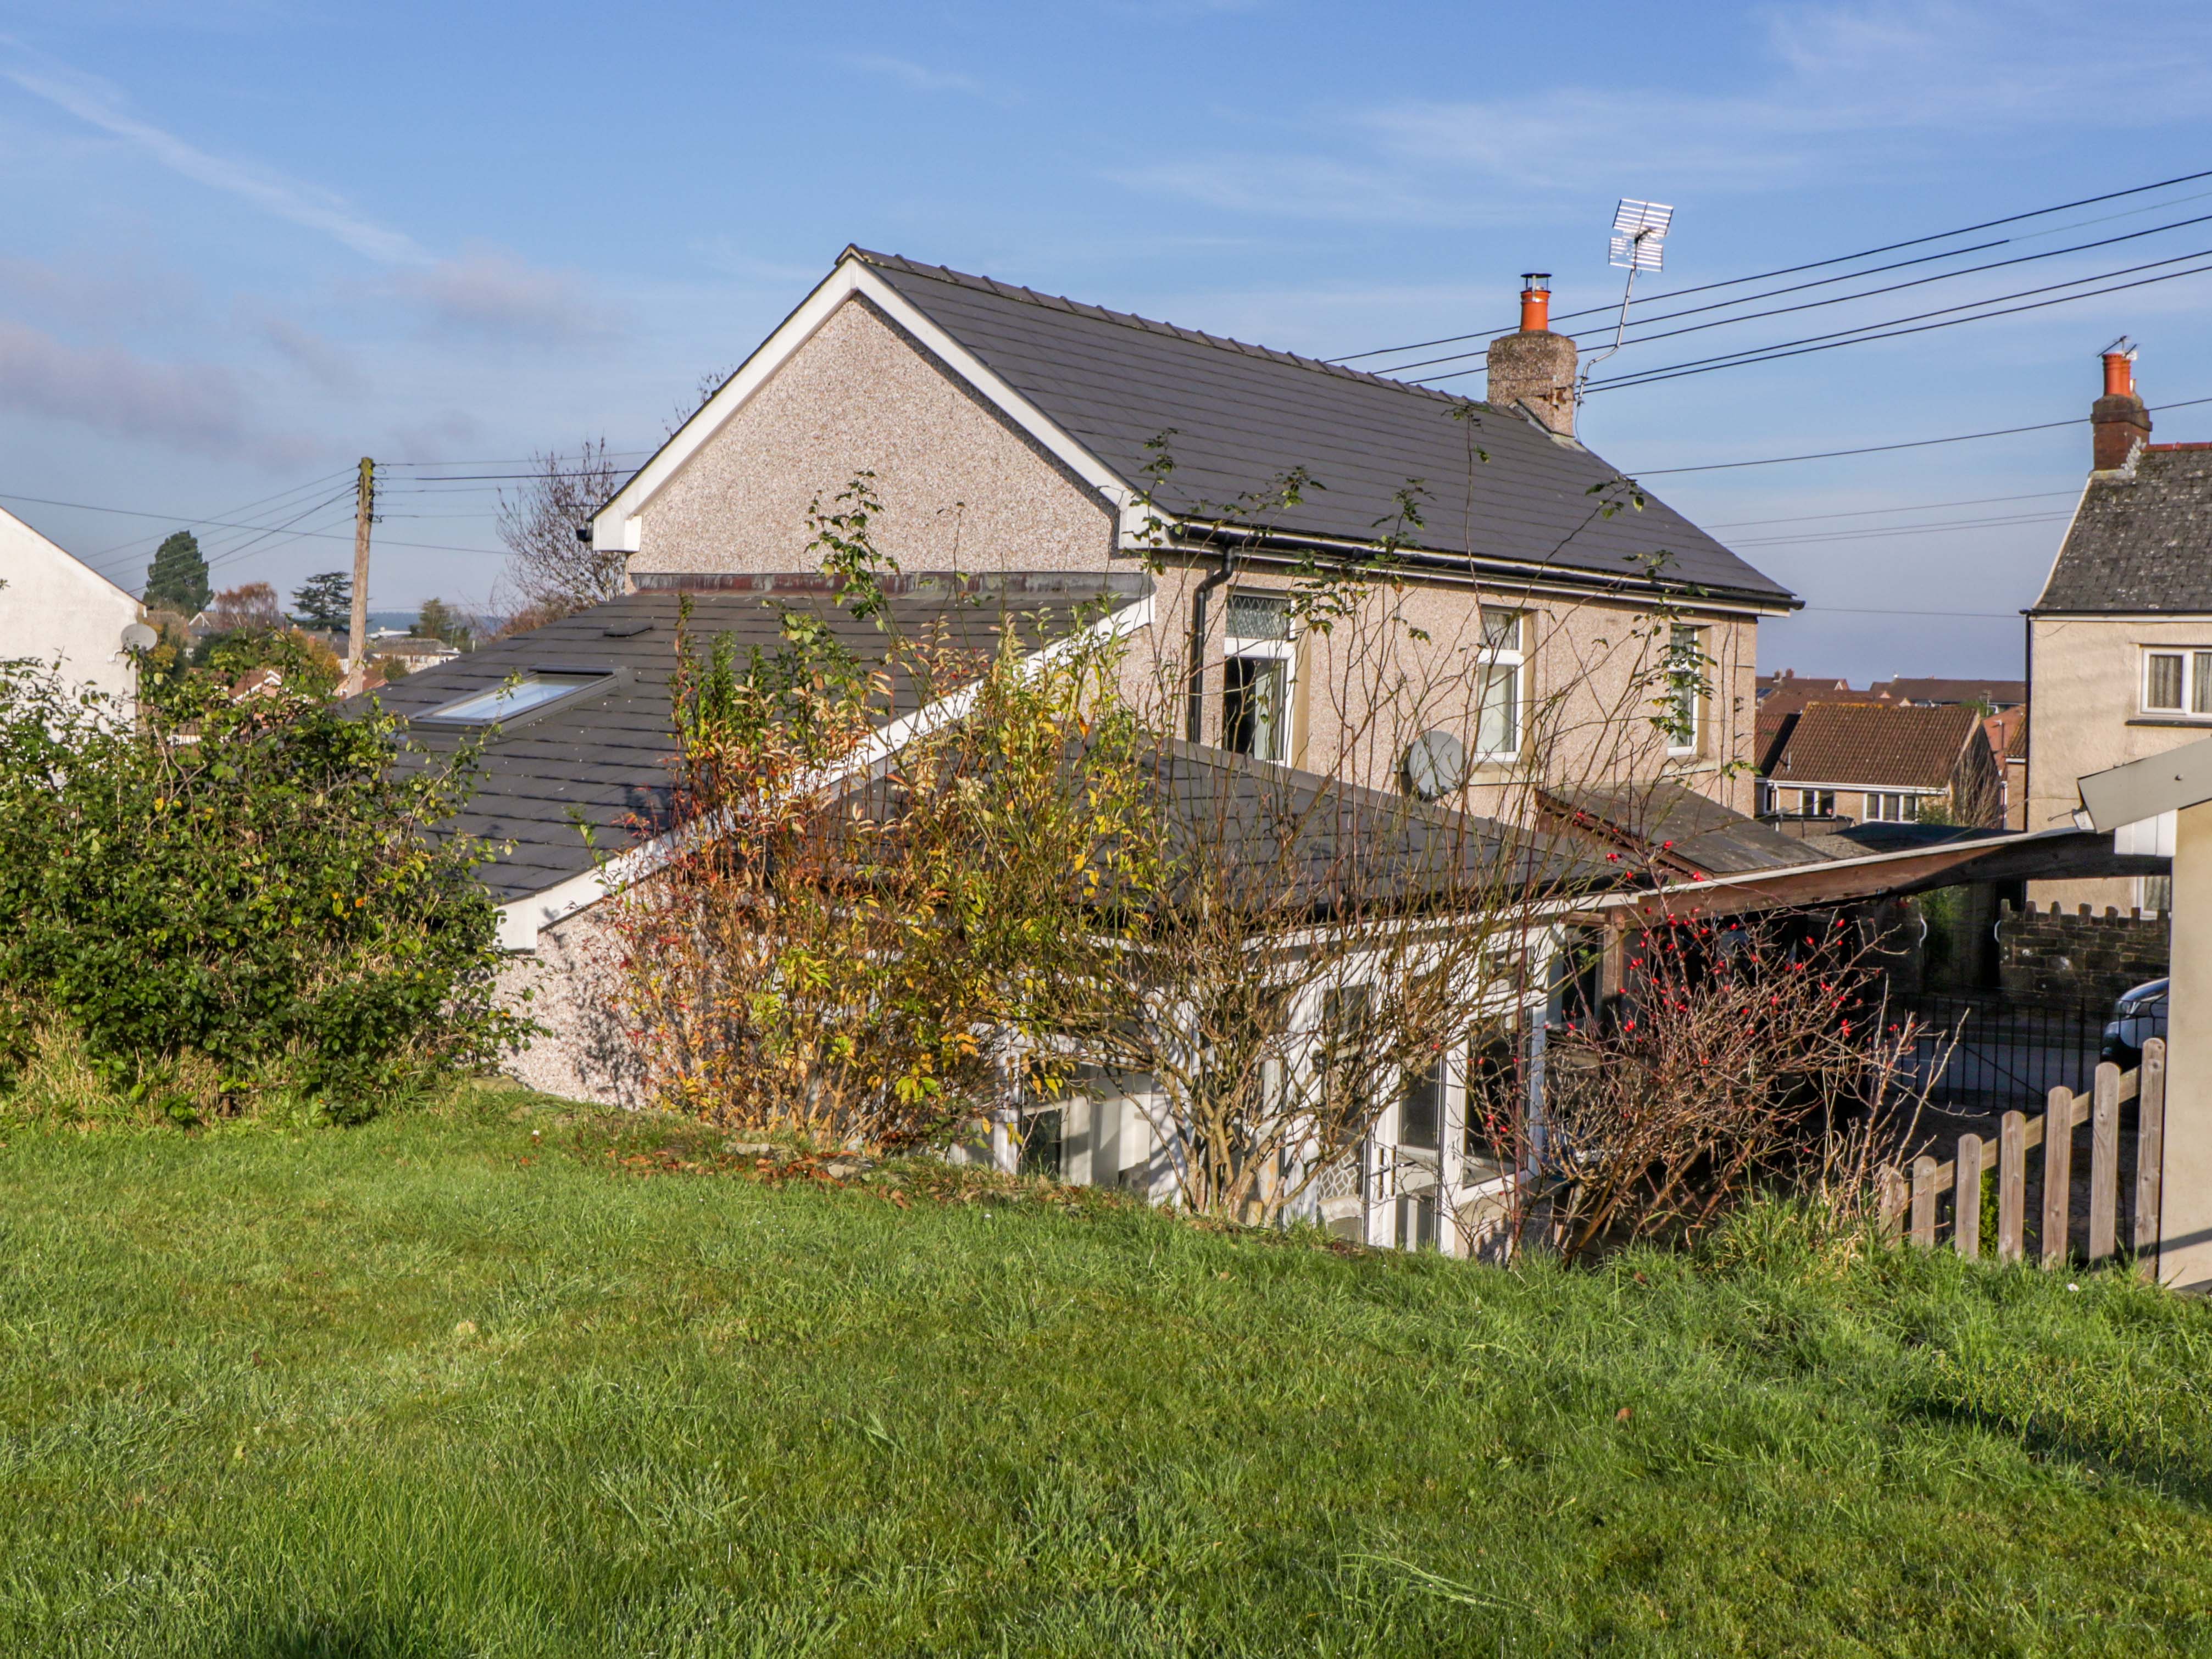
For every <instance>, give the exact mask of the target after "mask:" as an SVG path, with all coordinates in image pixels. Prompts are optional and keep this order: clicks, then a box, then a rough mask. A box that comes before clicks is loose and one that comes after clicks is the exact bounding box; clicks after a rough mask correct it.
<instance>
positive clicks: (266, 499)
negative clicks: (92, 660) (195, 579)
mask: <svg viewBox="0 0 2212 1659" xmlns="http://www.w3.org/2000/svg"><path fill="white" fill-rule="evenodd" d="M338 477H343V474H341V473H326V474H325V475H324V476H323V477H319V478H311V479H309V480H308V481H307V483H303V484H295V485H294V486H293V487H292V488H291V489H280V490H278V491H277V492H276V494H275V495H264V496H262V497H261V498H260V499H259V500H258V501H247V502H246V503H245V504H243V505H242V506H239V507H223V508H221V509H218V514H219V516H218V518H217V519H212V520H211V519H191V518H185V519H181V520H179V519H172V520H171V522H172V523H174V524H177V525H178V527H179V528H180V529H186V530H194V531H197V530H200V529H203V528H205V527H206V526H209V525H210V524H214V523H217V522H220V520H223V519H234V518H236V517H238V516H239V515H240V514H241V513H251V512H252V511H253V510H254V509H255V508H257V507H275V506H276V504H277V503H278V502H281V501H286V500H287V499H288V498H290V497H295V496H299V495H307V494H308V493H310V492H311V491H313V490H316V489H321V488H322V487H323V486H324V485H325V484H327V483H331V482H332V481H333V480H334V479H336V478H338ZM279 510H282V509H279ZM149 516H154V515H149ZM167 533H168V532H164V531H155V532H151V533H149V534H147V535H143V536H133V537H131V538H129V539H128V540H125V541H120V542H117V543H115V544H113V545H112V546H109V547H104V548H101V549H100V550H99V551H97V552H94V553H87V554H84V555H82V556H81V557H80V560H79V562H81V563H83V564H87V565H89V566H91V567H92V568H94V569H95V570H105V569H107V568H113V567H111V566H110V565H109V564H108V561H110V560H112V559H113V558H115V556H117V555H118V554H125V555H127V557H125V560H124V561H123V562H125V563H128V562H131V560H132V559H135V558H136V557H137V554H138V552H139V551H142V550H144V549H146V548H149V547H151V546H153V545H155V544H156V543H158V542H159V541H160V540H161V538H162V537H163V536H164V535H165V534H167ZM209 539H210V542H213V541H217V540H222V539H224V538H221V537H210V538H209Z"/></svg>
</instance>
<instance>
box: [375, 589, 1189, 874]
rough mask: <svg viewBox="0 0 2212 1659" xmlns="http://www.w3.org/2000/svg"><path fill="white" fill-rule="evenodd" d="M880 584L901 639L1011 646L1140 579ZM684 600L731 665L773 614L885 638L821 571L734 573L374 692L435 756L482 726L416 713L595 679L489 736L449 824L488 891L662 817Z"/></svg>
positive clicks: (881, 647)
mask: <svg viewBox="0 0 2212 1659" xmlns="http://www.w3.org/2000/svg"><path fill="white" fill-rule="evenodd" d="M710 580H713V579H710ZM1109 582H1110V583H1111V584H1112V586H1111V587H1110V589H1109V586H1108V584H1109ZM888 585H889V586H891V587H892V588H893V590H894V591H893V592H892V595H891V599H890V621H891V623H892V625H893V626H894V627H895V628H896V629H900V630H901V631H902V632H903V633H905V634H907V635H908V636H909V637H911V636H914V635H918V634H920V633H921V632H922V631H923V630H924V629H929V628H932V627H936V626H942V627H943V628H944V629H946V632H947V637H948V639H949V640H950V641H951V643H953V644H954V645H956V646H972V647H975V648H977V649H979V650H989V649H992V648H994V647H996V645H997V643H998V641H999V640H1000V636H1001V635H1002V633H1003V631H1004V630H1005V629H1009V628H1012V629H1014V630H1015V631H1016V633H1017V634H1018V636H1019V637H1020V638H1021V639H1022V640H1023V641H1024V643H1025V644H1029V645H1032V646H1034V645H1037V644H1042V643H1043V642H1044V638H1045V636H1046V635H1058V634H1061V633H1065V632H1066V631H1068V630H1069V629H1071V628H1072V627H1073V625H1074V623H1076V621H1077V620H1078V617H1079V610H1080V609H1081V608H1082V607H1083V606H1085V604H1086V602H1087V604H1088V605H1090V606H1091V607H1093V608H1095V607H1097V606H1098V605H1101V604H1102V603H1103V605H1105V606H1106V607H1108V608H1109V609H1112V610H1119V609H1121V607H1124V606H1127V605H1130V604H1133V603H1134V602H1136V601H1137V600H1139V599H1141V598H1142V597H1143V596H1144V594H1145V593H1146V592H1148V591H1149V587H1150V584H1149V582H1148V581H1147V580H1146V579H1145V578H1143V577H1140V576H1115V577H1111V578H1107V577H1102V576H1097V575H1090V576H1079V577H1067V576H1058V575H1045V576H1006V577H984V578H971V579H967V580H961V581H956V580H954V579H951V578H949V577H948V578H931V577H927V576H915V577H912V578H908V579H907V580H904V581H896V580H895V581H893V582H892V583H890V584H888ZM687 586H689V585H688V584H687ZM687 603H688V604H689V605H690V623H689V629H690V635H691V636H692V638H693V639H694V640H696V641H698V644H697V645H696V647H694V648H695V651H697V652H704V651H705V650H707V649H708V648H710V647H711V643H712V641H714V639H715V638H716V637H717V636H719V635H728V636H729V638H730V639H731V641H732V644H733V646H734V647H735V648H736V651H737V653H738V662H739V663H740V664H742V663H743V662H744V660H745V659H746V655H747V653H749V652H750V651H752V650H754V649H758V650H759V651H760V652H761V653H763V655H766V654H769V653H774V652H775V651H776V650H777V649H778V648H779V647H781V646H782V645H783V644H784V635H783V629H782V618H783V616H784V614H785V612H786V611H787V610H788V611H794V612H798V613H800V614H803V615H806V616H811V617H817V618H818V619H819V620H820V621H821V622H822V623H823V625H824V626H826V627H827V628H828V629H829V631H830V633H831V634H832V635H834V636H835V637H836V639H837V640H838V641H839V642H840V643H842V645H843V646H844V647H846V648H847V649H848V650H849V651H851V652H852V653H854V656H855V657H857V658H858V659H860V661H861V663H862V664H863V665H878V664H881V663H882V662H883V661H884V659H885V655H886V643H885V642H886V639H887V635H885V634H884V632H883V631H882V630H880V629H877V628H876V627H875V626H874V624H873V623H867V622H856V621H854V618H853V617H852V615H851V613H850V612H849V611H847V610H846V609H845V608H844V607H843V606H842V605H840V604H839V603H838V601H837V595H836V592H835V591H834V590H833V589H832V588H831V587H830V586H829V583H828V582H826V581H825V580H823V578H822V577H821V576H819V575H811V574H810V575H788V576H744V577H732V578H724V579H720V580H714V585H713V586H712V587H711V589H710V590H709V591H705V592H698V591H691V592H678V591H676V589H675V588H674V587H673V586H670V587H664V588H661V589H659V590H655V591H648V592H640V593H634V594H631V595H629V596H628V597H627V598H623V599H613V600H610V601H609V602H608V603H606V604H605V605H595V606H593V607H592V609H591V610H589V611H583V612H581V613H580V614H579V615H576V616H574V617H567V618H565V619H563V620H562V621H560V622H555V623H547V624H546V625H545V626H544V627H543V628H536V629H531V630H530V631H529V632H528V633H526V634H518V635H514V636H513V638H511V639H504V640H497V641H493V642H491V643H490V644H488V645H485V646H483V647H481V648H479V649H477V650H476V651H472V652H471V653H467V654H466V655H465V656H462V657H460V658H458V659H455V660H454V661H452V662H449V663H442V664H440V665H438V666H437V667H435V668H426V669H423V670H422V671H420V672H417V673H413V674H410V675H408V676H407V677H406V678H404V679H401V680H399V681H397V682H395V683H394V684H391V685H389V686H387V687H386V688H385V689H384V690H381V691H380V692H379V693H377V699H378V701H379V702H380V703H381V704H382V705H383V706H384V708H386V709H387V710H389V711H391V712H392V713H393V714H399V715H402V716H404V717H406V718H408V719H409V720H410V726H409V730H408V736H409V738H410V740H411V742H412V743H413V744H415V745H416V746H417V747H418V748H419V749H420V750H422V751H423V752H425V753H427V754H441V753H447V754H449V753H451V752H453V750H456V749H458V748H459V747H460V746H461V745H462V744H465V742H467V741H468V740H469V739H470V738H474V737H482V736H484V735H485V733H484V731H483V728H481V727H461V726H446V725H435V724H428V723H424V722H422V720H420V718H419V717H420V716H422V715H424V714H429V713H431V712H432V711H433V710H435V709H437V708H442V707H445V706H447V705H448V704H450V703H453V702H457V701H459V699H461V698H463V697H465V696H470V695H471V694H473V693H477V692H482V691H489V690H493V689H495V688H496V687H497V686H499V685H500V684H502V683H503V682H505V681H506V680H507V678H509V677H510V676H512V675H515V674H519V673H526V672H528V671H531V670H533V669H536V670H543V671H572V672H573V671H584V672H605V673H606V674H607V675H608V676H609V678H608V681H607V683H606V685H605V689H604V690H594V691H590V692H587V693H586V694H584V695H582V696H576V697H573V698H570V699H568V700H566V701H563V702H558V703H556V704H553V705H551V706H550V707H549V708H547V709H546V710H545V712H544V713H543V714H538V716H536V717H535V718H529V717H524V718H522V719H519V720H515V721H513V723H511V724H510V725H507V726H503V727H501V729H500V730H498V731H497V732H492V733H490V734H489V741H488V742H486V744H485V746H484V749H483V759H482V762H481V764H480V767H479V769H478V772H477V788H476V793H475V795H474V797H473V798H472V799H471V800H470V802H469V804H468V805H467V807H466V809H465V811H462V812H461V813H460V814H459V816H458V817H455V818H454V819H453V820H452V823H451V827H452V828H453V829H457V830H460V831H462V832H465V833H466V834H469V835H471V836H478V837H481V838H482V839H483V840H484V841H486V842H491V843H493V844H495V846H501V847H503V848H504V850H503V851H501V853H500V854H499V856H498V857H497V858H496V859H495V860H494V861H493V862H492V863H490V864H489V865H487V866H483V868H482V869H480V870H479V871H478V872H477V876H478V878H479V879H480V880H482V881H483V883H484V884H485V885H486V886H487V887H489V889H490V890H491V892H492V894H493V896H495V898H497V899H499V900H500V901H501V902H507V901H508V900H512V899H517V898H521V897H524V896H527V895H530V894H532V893H538V892H543V891H544V890H546V889H547V888H550V887H552V886H555V885H556V884H559V883H561V882H562V881H566V880H568V879H569V878H572V877H576V876H580V875H582V874H584V873H585V872H587V871H589V870H590V869H591V868H592V865H593V862H594V854H593V851H592V846H593V843H596V844H597V846H598V848H599V850H600V852H601V853H619V852H621V851H623V849H624V848H627V847H629V846H630V845H632V844H633V843H634V842H636V841H637V840H639V839H640V838H641V836H643V835H645V834H647V833H649V832H651V831H653V830H657V829H659V828H662V827H665V823H666V820H667V817H668V812H669V808H670V804H671V799H670V787H671V782H672V781H673V773H672V770H671V763H672V762H673V760H674V758H675V756H676V740H675V737H674V732H673V727H674V719H673V716H672V714H671V706H670V694H669V684H670V680H671V676H672V674H673V671H674V669H675V666H676V636H677V623H678V608H679V607H680V606H682V605H685V604H687ZM1084 614H1085V615H1088V614H1090V612H1087V611H1086V612H1085V613H1084ZM1041 624H1042V626H1041ZM920 701H921V698H920V696H919V695H918V693H917V691H916V690H915V687H914V686H913V685H911V684H906V683H897V684H894V685H893V686H892V688H891V701H890V706H889V707H887V708H885V709H884V720H890V719H893V718H895V717H896V716H897V715H901V714H911V713H913V712H914V711H915V708H916V707H917V706H918V705H919V703H920ZM587 830H588V831H589V833H590V836H591V838H592V839H591V840H590V841H586V831H587Z"/></svg>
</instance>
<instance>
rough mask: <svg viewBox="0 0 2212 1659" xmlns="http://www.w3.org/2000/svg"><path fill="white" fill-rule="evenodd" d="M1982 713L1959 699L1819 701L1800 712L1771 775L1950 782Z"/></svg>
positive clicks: (1828, 780)
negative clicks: (1935, 702)
mask: <svg viewBox="0 0 2212 1659" xmlns="http://www.w3.org/2000/svg"><path fill="white" fill-rule="evenodd" d="M1980 725H1981V716H1980V715H1978V714H1976V713H1975V712H1974V711H1973V710H1972V708H1964V707H1960V706H1957V705H1946V706H1942V707H1937V708H1919V707H1915V706H1912V705H1910V704H1896V703H1891V704H1881V703H1873V704H1868V703H1826V702H1815V703H1812V704H1810V705H1808V707H1807V708H1804V709H1802V710H1801V711H1800V712H1799V713H1798V715H1797V718H1796V723H1795V724H1794V726H1792V727H1791V729H1790V732H1789V733H1788V735H1787V736H1786V738H1784V740H1783V741H1782V743H1781V744H1780V745H1779V752H1778V753H1777V754H1776V755H1775V756H1774V757H1772V760H1771V764H1770V765H1769V766H1768V767H1767V768H1766V769H1765V770H1766V775H1768V776H1769V777H1771V778H1772V779H1773V780H1774V781H1777V782H1779V783H1790V782H1798V783H1816V784H1834V785H1838V786H1841V787H1845V788H1857V787H1866V788H1874V789H1944V788H1948V787H1950V783H1951V775H1952V774H1953V773H1954V771H1955V770H1956V769H1957V768H1958V764H1959V757H1960V753H1961V752H1962V751H1963V750H1965V749H1966V744H1968V742H1969V741H1971V740H1972V737H1973V735H1974V732H1975V730H1976V728H1977V727H1978V726H1980Z"/></svg>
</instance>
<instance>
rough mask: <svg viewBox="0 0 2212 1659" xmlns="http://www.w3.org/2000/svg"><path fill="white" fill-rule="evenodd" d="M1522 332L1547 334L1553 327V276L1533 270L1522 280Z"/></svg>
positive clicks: (1545, 271)
mask: <svg viewBox="0 0 2212 1659" xmlns="http://www.w3.org/2000/svg"><path fill="white" fill-rule="evenodd" d="M1521 285H1522V286H1521V331H1522V333H1523V334H1547V333H1549V332H1550V331H1551V327H1552V274H1551V273H1550V272H1549V271H1547V270H1532V271H1528V272H1527V273H1526V274H1524V275H1523V276H1522V278H1521Z"/></svg>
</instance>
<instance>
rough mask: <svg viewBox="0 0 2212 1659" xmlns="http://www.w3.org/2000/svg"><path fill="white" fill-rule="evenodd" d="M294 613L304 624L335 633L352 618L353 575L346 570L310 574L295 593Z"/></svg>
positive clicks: (293, 597) (293, 598)
mask: <svg viewBox="0 0 2212 1659" xmlns="http://www.w3.org/2000/svg"><path fill="white" fill-rule="evenodd" d="M292 614H293V615H294V616H295V617H297V618H298V619H299V621H300V623H301V626H303V627H307V628H313V629H319V630H320V631H321V632H323V633H325V634H334V633H337V632H338V631H339V630H340V629H344V628H346V627H348V626H349V625H350V623H352V621H353V578H352V577H351V576H349V575H348V574H346V573H345V572H344V571H343V570H325V571H324V572H323V573H322V574H320V575H317V576H310V577H308V578H307V580H306V581H304V582H302V583H301V584H300V586H298V587H296V588H295V589H294V590H293V592H292Z"/></svg>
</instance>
